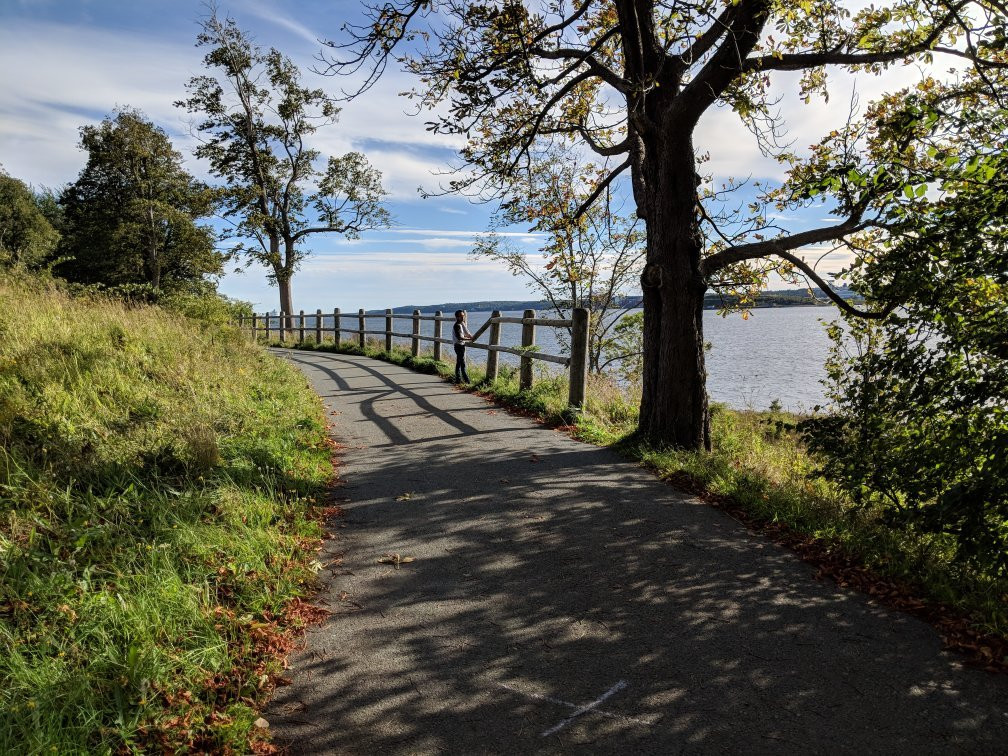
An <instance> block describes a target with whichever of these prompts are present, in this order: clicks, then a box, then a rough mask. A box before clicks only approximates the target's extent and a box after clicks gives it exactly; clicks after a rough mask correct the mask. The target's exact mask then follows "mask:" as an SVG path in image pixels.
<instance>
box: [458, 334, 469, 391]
mask: <svg viewBox="0 0 1008 756" xmlns="http://www.w3.org/2000/svg"><path fill="white" fill-rule="evenodd" d="M464 374H465V347H464V346H462V345H461V344H456V345H455V383H459V382H460V381H461V380H462V376H463V375H464ZM466 382H467V383H468V382H469V379H468V378H466Z"/></svg>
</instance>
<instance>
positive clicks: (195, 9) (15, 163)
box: [0, 0, 879, 311]
mask: <svg viewBox="0 0 1008 756" xmlns="http://www.w3.org/2000/svg"><path fill="white" fill-rule="evenodd" d="M360 7H361V6H360V3H359V2H357V0H325V2H322V1H321V0H302V1H299V2H290V1H287V0H229V1H225V0H221V1H220V3H219V12H220V13H221V14H222V15H230V16H232V17H233V18H234V19H235V20H236V21H237V22H238V24H239V26H241V27H242V28H243V29H245V30H246V31H248V32H250V33H251V35H252V37H253V38H254V39H255V41H256V42H257V43H258V44H259V45H261V46H262V47H264V48H268V47H277V48H278V49H280V50H281V51H282V52H284V53H285V54H287V55H288V56H290V57H291V58H292V59H293V60H294V61H295V62H296V63H298V64H299V65H301V67H302V70H303V71H304V72H305V82H306V83H307V84H311V85H313V86H319V87H322V88H324V89H326V90H328V91H330V92H333V93H336V92H337V90H338V87H339V83H338V82H336V81H334V80H333V79H332V78H327V77H322V76H318V75H315V74H313V73H312V72H311V71H309V70H308V69H309V68H310V67H311V66H312V65H313V64H314V63H315V59H316V57H317V56H318V54H319V50H320V43H319V39H320V38H322V39H333V38H339V35H340V27H341V25H342V24H343V23H344V22H347V21H351V22H352V21H355V20H359V18H360V16H359V13H360ZM206 13H207V8H206V6H205V4H204V3H203V2H201V0H173V1H172V2H165V1H164V0H142V1H140V2H137V1H135V0H76V1H71V0H0V70H2V71H4V72H5V73H4V77H3V79H2V80H0V167H2V168H3V170H5V171H6V172H7V173H8V174H10V175H12V176H14V177H16V178H19V179H21V180H23V181H25V182H26V183H29V184H31V185H33V186H35V187H36V188H38V187H43V186H45V187H51V188H57V187H59V186H62V185H63V184H66V183H69V182H72V181H73V180H74V179H75V178H76V176H77V174H78V173H79V171H80V170H81V168H83V166H84V163H85V161H86V156H85V153H84V152H82V151H81V150H80V149H79V148H78V146H77V145H78V129H79V128H80V127H81V126H83V125H87V124H93V123H97V122H99V121H101V120H102V119H103V118H105V117H107V116H108V115H110V114H111V113H112V112H113V111H114V110H115V109H116V108H120V107H125V106H129V107H133V108H139V109H140V110H142V111H143V112H144V113H145V114H146V115H147V117H148V118H150V119H151V120H152V121H153V122H154V123H155V124H157V125H158V126H160V127H161V128H163V129H164V130H165V131H166V132H167V133H168V134H169V136H170V137H171V138H172V141H173V143H174V144H175V146H176V148H177V149H178V150H179V151H180V152H182V154H183V155H184V156H185V158H186V162H185V164H186V168H187V169H188V170H189V171H190V172H191V173H193V174H194V175H196V176H197V177H200V178H202V179H204V180H208V181H213V178H212V177H211V176H210V175H209V174H208V169H207V166H206V165H205V164H203V163H201V161H198V160H197V159H196V158H194V157H193V156H192V150H193V148H194V147H195V144H196V140H195V139H194V137H193V136H192V134H191V133H190V116H189V115H188V114H186V113H185V112H184V111H183V110H181V109H179V108H176V107H174V106H173V102H174V101H176V100H179V99H181V98H182V97H184V96H185V82H187V81H188V80H189V78H190V77H192V76H194V75H198V74H200V73H201V72H202V71H201V68H202V66H201V61H202V51H201V50H199V49H197V48H196V47H195V37H196V34H197V32H198V23H199V20H200V18H202V17H204V16H205V15H206ZM785 76H787V75H785ZM412 83H413V82H412V80H411V78H410V76H409V75H408V74H406V73H404V72H402V71H398V70H393V69H392V68H390V69H389V70H388V71H387V72H386V75H385V76H384V77H383V79H382V80H381V81H380V82H379V84H378V85H377V86H376V87H375V88H374V89H372V90H371V91H370V92H369V93H368V94H367V95H366V96H365V97H362V98H359V99H357V100H354V101H352V102H350V103H347V104H345V105H344V108H343V111H342V113H341V114H340V119H339V123H338V124H336V125H335V126H331V127H328V128H327V129H326V130H324V131H319V132H318V133H317V134H316V135H315V140H314V145H313V146H315V147H317V148H318V149H319V150H321V151H322V153H323V155H325V154H343V153H345V152H347V151H350V150H357V151H361V152H363V153H364V154H365V155H366V156H367V158H368V159H369V160H370V162H371V163H372V164H373V165H375V166H376V167H377V168H378V169H379V170H381V171H382V174H383V183H384V185H385V188H386V189H387V190H388V191H389V201H388V207H389V210H390V212H391V215H392V218H393V225H392V227H391V228H389V229H383V230H375V231H370V232H366V233H365V234H364V236H363V237H362V238H361V239H360V240H356V241H355V240H346V239H343V238H341V237H339V236H337V235H335V234H316V235H313V236H312V237H311V241H310V247H311V250H312V253H313V254H312V256H311V257H310V258H309V259H308V260H306V261H305V262H304V263H303V265H302V268H301V270H300V271H299V272H298V273H297V274H296V276H295V278H294V283H293V289H294V299H295V307H297V308H301V307H303V308H304V309H305V310H308V311H311V310H314V309H315V308H316V307H320V308H322V309H326V310H329V309H332V308H333V307H340V308H341V309H344V310H351V311H352V310H355V309H357V308H358V307H364V308H367V309H374V308H384V307H394V306H401V305H409V304H417V305H423V304H435V303H441V302H451V301H474V300H486V299H527V298H529V297H530V292H529V290H528V288H527V287H526V285H525V284H524V283H523V282H522V281H521V280H519V279H516V278H513V277H512V276H511V275H510V274H509V273H508V272H507V270H505V269H504V268H503V267H502V265H501V264H500V263H496V262H493V261H489V260H477V259H473V258H472V257H471V256H470V254H469V253H470V250H471V249H472V246H473V240H474V238H475V237H476V235H478V234H480V233H483V232H485V231H486V229H487V226H488V223H489V222H490V219H491V216H492V211H493V209H494V208H493V206H490V205H486V204H476V203H472V202H470V201H469V200H467V199H465V198H461V197H457V196H439V197H433V198H429V199H424V198H422V197H421V196H420V194H419V192H418V189H419V188H420V187H423V188H424V189H426V190H437V189H438V187H439V185H440V184H439V182H440V180H441V179H439V177H438V175H437V174H438V173H439V172H443V171H444V170H445V169H446V168H447V167H448V165H449V163H450V161H451V160H452V159H453V157H454V155H455V149H456V148H457V147H458V146H459V144H460V143H459V141H458V140H457V139H455V138H451V137H446V136H442V135H435V134H431V133H430V132H428V131H427V130H426V129H425V128H424V117H423V116H413V115H411V114H410V112H409V110H410V108H409V102H408V101H406V100H405V99H403V98H401V97H399V96H398V93H399V92H402V91H403V90H405V89H408V88H409V87H410V86H411V85H412ZM784 84H785V86H784V88H783V91H785V93H786V94H785V98H784V100H783V101H782V104H781V107H782V109H784V110H785V111H788V108H791V109H792V110H793V111H794V112H795V114H796V115H795V117H794V118H793V119H792V120H791V123H790V124H789V125H790V126H791V127H792V133H791V137H792V139H793V140H794V142H795V144H797V145H807V144H811V143H812V142H813V141H817V140H818V138H819V136H820V135H821V134H823V133H824V132H826V131H829V129H830V128H832V126H831V124H835V123H837V122H838V121H837V119H838V118H840V119H842V118H844V117H845V116H846V112H847V105H848V100H849V96H850V87H851V84H850V83H849V82H846V81H844V80H843V79H840V80H839V81H838V82H837V86H836V88H835V91H836V92H837V93H838V96H836V97H834V98H833V99H832V100H831V103H830V104H828V105H820V106H818V107H816V108H806V109H801V108H799V107H798V106H797V105H796V95H797V90H798V86H797V83H796V81H785V82H784ZM869 86H870V87H871V86H876V87H877V86H879V83H877V82H869ZM845 88H846V91H845ZM870 94H871V92H870V91H868V92H865V95H866V96H870ZM788 112H789V111H788ZM696 146H697V149H698V150H710V152H711V161H710V162H709V163H707V164H705V170H709V171H710V172H712V173H713V174H714V176H715V181H721V180H724V179H725V178H727V177H728V176H734V177H743V178H744V177H752V178H755V179H771V180H774V179H776V180H779V179H780V178H781V176H782V173H783V171H782V169H781V167H780V166H779V165H777V163H776V162H774V161H773V160H770V159H768V158H766V157H763V156H761V155H760V153H759V151H758V150H757V149H756V146H755V144H754V140H753V139H752V137H751V136H750V135H749V134H748V133H747V132H746V131H745V130H744V129H743V128H742V127H741V126H740V125H739V124H738V121H737V119H736V118H735V117H734V116H733V115H732V114H731V113H728V112H725V111H723V110H720V111H719V110H715V111H712V112H711V113H709V114H708V115H707V116H705V117H704V120H703V121H702V122H701V124H700V126H699V127H698V129H697V132H696ZM780 220H782V221H783V222H789V223H793V224H795V226H794V227H795V230H800V229H801V228H802V227H807V226H809V225H818V224H820V223H821V222H823V221H826V222H829V221H830V220H835V219H830V218H829V216H828V215H827V214H826V213H825V211H824V210H822V209H819V210H818V211H816V210H815V209H813V211H812V213H811V215H808V216H806V217H804V218H781V219H780ZM507 233H508V234H509V235H510V238H511V241H512V242H513V243H514V244H517V245H518V246H519V247H520V248H521V249H524V250H527V252H528V254H531V255H538V254H539V253H538V251H537V250H538V247H539V245H540V243H541V242H540V239H539V237H538V236H537V235H536V234H531V233H528V232H527V229H522V228H514V229H508V230H507ZM819 254H820V251H818V250H809V252H808V255H807V256H808V258H809V259H815V258H816V257H818V256H819ZM846 262H847V260H846V259H845V258H843V257H839V256H837V257H833V258H829V259H827V260H826V261H825V262H824V263H823V264H821V265H820V268H819V269H820V271H823V272H826V273H828V272H831V271H835V270H838V269H840V268H841V267H843V265H844V264H846ZM778 283H779V282H778ZM772 284H773V282H772ZM219 290H220V291H221V292H222V293H223V294H225V295H227V296H230V297H235V298H239V299H243V300H248V301H251V302H253V303H254V304H255V306H256V308H257V309H258V310H265V309H274V308H276V307H277V306H278V301H277V300H278V295H277V293H276V289H275V288H274V287H271V286H270V285H269V284H268V282H267V280H266V271H265V269H263V268H261V267H251V268H248V269H247V270H243V271H241V272H236V271H234V270H229V271H228V273H227V274H225V275H224V276H223V278H222V279H221V281H220V284H219Z"/></svg>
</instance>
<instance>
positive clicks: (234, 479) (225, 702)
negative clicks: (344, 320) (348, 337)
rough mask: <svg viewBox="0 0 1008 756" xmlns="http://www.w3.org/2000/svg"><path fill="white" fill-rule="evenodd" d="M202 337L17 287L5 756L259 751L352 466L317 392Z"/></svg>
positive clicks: (4, 643) (8, 322)
mask: <svg viewBox="0 0 1008 756" xmlns="http://www.w3.org/2000/svg"><path fill="white" fill-rule="evenodd" d="M190 304H192V303H190ZM204 309H206V308H204ZM212 309H213V308H210V310H212ZM202 315H203V317H204V319H203V320H201V321H197V320H192V319H188V318H185V317H183V316H181V315H178V314H174V315H173V314H171V313H168V312H166V311H165V310H162V309H158V308H153V307H136V308H130V309H127V308H126V307H125V306H124V305H123V304H121V303H118V302H114V301H111V300H101V299H94V298H71V297H69V296H68V295H66V294H65V293H62V292H60V291H58V290H56V288H55V287H54V286H53V285H52V284H48V283H45V282H40V281H37V280H34V279H27V280H26V279H22V278H17V279H12V278H5V277H2V276H0V752H4V753H13V752H17V753H43V752H44V753H49V752H59V753H68V752H83V751H86V752H109V751H117V750H123V749H126V750H131V749H134V748H141V749H153V750H157V751H161V750H168V751H175V750H178V749H182V748H190V749H195V750H222V751H227V750H230V749H232V748H234V749H237V750H244V749H245V748H246V743H247V735H248V732H249V731H250V728H251V726H252V721H253V719H254V718H255V716H256V715H255V714H254V713H253V712H254V706H255V705H256V703H257V702H258V701H260V700H261V693H262V691H263V690H264V689H266V688H268V684H269V675H270V672H271V671H272V667H273V666H275V664H276V662H275V661H272V659H273V657H274V654H275V652H276V651H277V650H279V649H282V648H283V647H284V646H285V645H288V644H289V631H288V630H287V629H286V628H287V626H288V625H289V621H291V620H294V621H296V619H297V615H298V609H299V604H298V603H297V601H292V599H294V597H295V596H297V595H298V594H299V592H301V591H302V590H303V588H304V584H305V582H308V581H310V580H311V578H312V575H313V571H312V569H311V562H312V561H313V558H314V553H315V548H314V547H315V546H316V545H317V543H318V540H317V539H318V538H319V535H320V529H319V526H318V524H317V523H316V522H314V521H313V519H312V517H313V516H316V515H313V513H317V511H318V510H317V509H316V508H314V507H313V506H312V504H313V502H314V497H315V496H316V495H317V494H318V493H319V492H320V490H321V489H322V487H323V486H324V485H325V483H326V482H327V480H328V479H329V477H330V475H331V465H330V462H329V451H328V448H327V446H326V441H325V429H324V425H323V419H322V413H321V409H320V405H319V402H318V399H317V398H316V397H315V396H314V395H313V394H312V393H311V392H310V391H309V390H308V389H307V387H306V386H305V382H304V379H303V378H302V377H301V375H300V374H299V373H298V372H297V371H296V370H295V369H293V368H291V367H290V366H288V365H286V364H283V363H282V362H279V361H277V360H275V359H272V358H270V357H268V356H267V355H265V354H264V353H263V351H262V350H259V349H256V348H253V347H251V346H249V345H247V344H246V343H245V342H244V341H243V340H242V339H241V338H240V337H238V336H237V334H236V333H235V332H234V331H233V330H232V329H230V328H228V327H227V326H225V325H221V324H213V323H211V322H210V321H212V320H213V318H212V317H208V313H207V312H204V313H202ZM218 320H219V321H222V320H223V318H218Z"/></svg>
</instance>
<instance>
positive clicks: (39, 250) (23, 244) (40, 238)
mask: <svg viewBox="0 0 1008 756" xmlns="http://www.w3.org/2000/svg"><path fill="white" fill-rule="evenodd" d="M59 240H60V235H59V232H58V231H57V230H56V229H55V228H54V227H53V225H52V223H50V222H49V219H48V218H47V217H46V213H45V212H44V210H43V208H42V207H41V201H40V199H39V198H38V197H37V196H36V195H35V194H34V192H32V190H31V189H30V188H29V187H28V186H27V185H25V183H24V182H22V181H19V180H18V179H16V178H14V177H12V176H8V175H7V174H6V173H4V172H3V171H0V266H3V265H15V266H22V267H27V268H33V267H37V266H39V265H41V264H43V263H44V262H46V260H47V258H48V257H49V256H50V255H51V254H52V252H53V251H54V250H55V249H56V245H57V244H58V243H59Z"/></svg>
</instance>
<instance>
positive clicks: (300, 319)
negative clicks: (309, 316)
mask: <svg viewBox="0 0 1008 756" xmlns="http://www.w3.org/2000/svg"><path fill="white" fill-rule="evenodd" d="M298 344H304V310H301V311H300V314H298Z"/></svg>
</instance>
